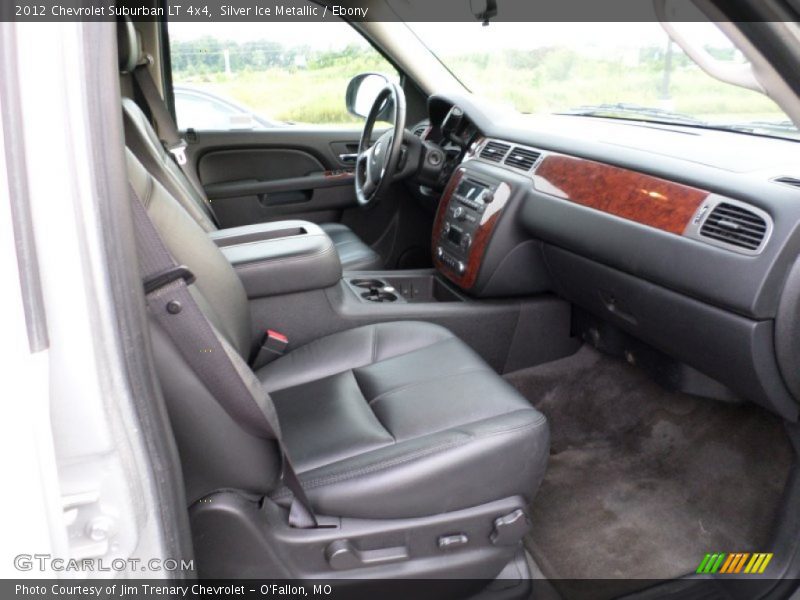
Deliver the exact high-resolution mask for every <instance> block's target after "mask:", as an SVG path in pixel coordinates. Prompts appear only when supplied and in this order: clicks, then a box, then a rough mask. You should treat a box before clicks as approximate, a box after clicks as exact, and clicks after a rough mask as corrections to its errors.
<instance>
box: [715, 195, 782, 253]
mask: <svg viewBox="0 0 800 600" xmlns="http://www.w3.org/2000/svg"><path fill="white" fill-rule="evenodd" d="M766 234H767V223H766V221H765V220H764V219H763V218H762V217H760V216H759V215H757V214H756V213H754V212H753V211H750V210H747V209H746V208H744V207H741V206H736V205H734V204H728V203H727V202H721V203H720V204H717V206H716V207H714V210H712V211H711V214H710V215H708V217H707V218H706V220H705V222H704V223H703V226H702V227H701V228H700V235H701V236H703V237H707V238H711V239H712V240H717V241H720V242H725V243H726V244H730V245H731V246H737V247H739V248H745V249H746V250H756V249H757V248H758V247H759V246H761V243H762V242H763V241H764V236H765V235H766Z"/></svg>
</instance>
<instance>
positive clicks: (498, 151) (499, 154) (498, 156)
mask: <svg viewBox="0 0 800 600" xmlns="http://www.w3.org/2000/svg"><path fill="white" fill-rule="evenodd" d="M509 148H511V145H510V144H503V143H501V142H489V143H487V144H486V145H485V146H484V147H483V150H481V158H484V159H486V160H490V161H492V162H496V163H499V162H500V161H501V160H503V157H504V156H505V155H506V152H508V149H509Z"/></svg>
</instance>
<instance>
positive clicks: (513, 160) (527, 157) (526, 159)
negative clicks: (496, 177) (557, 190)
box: [503, 146, 542, 171]
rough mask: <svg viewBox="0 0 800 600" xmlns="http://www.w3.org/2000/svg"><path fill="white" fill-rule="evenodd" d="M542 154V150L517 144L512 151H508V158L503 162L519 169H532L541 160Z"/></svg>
mask: <svg viewBox="0 0 800 600" xmlns="http://www.w3.org/2000/svg"><path fill="white" fill-rule="evenodd" d="M541 155H542V154H541V152H536V151H535V150H530V149H528V148H521V147H520V146H516V147H515V148H514V149H513V150H512V151H511V152H509V153H508V156H506V160H505V161H504V162H503V164H506V165H508V166H510V167H516V168H517V169H522V170H523V171H530V170H531V168H532V167H533V165H535V164H536V161H537V160H539V157H540V156H541Z"/></svg>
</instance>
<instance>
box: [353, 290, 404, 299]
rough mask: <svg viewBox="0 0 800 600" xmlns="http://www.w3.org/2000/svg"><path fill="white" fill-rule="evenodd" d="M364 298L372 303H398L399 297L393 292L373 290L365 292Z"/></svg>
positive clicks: (362, 295)
mask: <svg viewBox="0 0 800 600" xmlns="http://www.w3.org/2000/svg"><path fill="white" fill-rule="evenodd" d="M361 297H362V298H365V299H367V300H369V301H370V302H396V301H397V295H396V294H393V293H392V292H385V291H383V290H380V289H377V288H375V289H371V290H370V291H368V292H364V293H363V294H361Z"/></svg>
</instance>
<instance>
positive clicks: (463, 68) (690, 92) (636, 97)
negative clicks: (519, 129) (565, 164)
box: [408, 22, 800, 139]
mask: <svg viewBox="0 0 800 600" xmlns="http://www.w3.org/2000/svg"><path fill="white" fill-rule="evenodd" d="M408 26H409V27H410V28H411V29H412V30H413V31H414V33H415V34H416V35H417V36H418V37H419V38H420V39H421V40H422V42H423V43H425V44H426V45H427V46H428V48H430V50H431V51H432V52H433V53H434V54H436V56H437V57H438V58H439V60H441V61H442V63H443V64H444V65H445V66H446V67H447V68H448V69H450V71H451V72H452V73H453V74H454V75H455V76H456V77H457V78H458V79H459V80H461V82H462V83H463V84H464V85H465V86H466V87H467V88H468V89H469V90H470V91H472V92H474V93H475V94H477V95H478V96H481V97H484V98H486V99H489V100H493V101H495V102H498V103H502V104H505V105H508V106H511V107H513V108H514V109H516V110H517V111H519V112H522V113H534V114H553V113H566V114H572V115H580V116H588V117H612V118H623V119H637V120H647V121H659V122H668V123H673V122H674V123H680V124H684V125H691V126H697V127H713V128H721V129H728V130H732V131H738V132H743V133H752V134H758V135H770V136H777V137H784V138H790V139H800V132H798V130H797V128H796V127H794V125H793V124H792V123H791V121H790V120H789V118H788V117H787V116H786V114H785V113H784V112H783V111H782V110H781V109H780V108H779V107H778V106H777V105H776V104H775V103H774V102H773V101H772V100H770V99H769V98H768V97H766V96H764V95H763V94H760V93H758V92H755V91H751V90H747V89H744V88H741V87H737V86H734V85H731V84H727V83H723V82H721V81H719V80H717V79H715V78H713V77H711V76H710V75H708V74H706V73H705V72H704V71H703V70H701V69H700V67H698V66H697V65H696V64H695V63H694V62H693V61H692V60H691V58H689V57H688V56H687V55H686V54H684V53H683V51H682V50H681V49H680V47H679V46H677V45H676V44H675V43H673V42H671V40H670V39H669V37H668V36H667V34H666V32H665V31H664V29H663V28H662V27H661V25H659V24H658V23H654V22H651V23H509V22H492V23H490V24H489V25H488V26H486V27H484V26H482V25H481V23H478V22H474V23H448V24H447V25H444V26H443V25H442V24H441V23H408ZM681 28H682V32H683V33H684V35H687V36H690V37H692V38H694V39H695V40H700V41H701V43H702V46H703V47H705V49H706V50H707V51H708V52H709V53H710V54H711V55H712V56H714V57H715V58H716V59H718V60H724V61H733V62H736V63H744V62H746V61H745V59H744V57H743V56H742V54H741V52H739V51H738V50H737V49H736V48H735V47H734V45H733V44H732V43H731V42H730V41H729V40H728V38H727V37H726V36H725V35H724V34H723V33H722V32H721V31H720V30H719V29H718V28H717V27H716V26H715V25H714V24H712V23H683V24H681Z"/></svg>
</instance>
